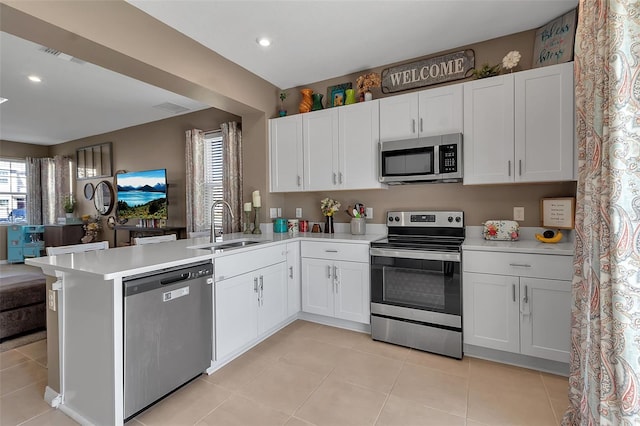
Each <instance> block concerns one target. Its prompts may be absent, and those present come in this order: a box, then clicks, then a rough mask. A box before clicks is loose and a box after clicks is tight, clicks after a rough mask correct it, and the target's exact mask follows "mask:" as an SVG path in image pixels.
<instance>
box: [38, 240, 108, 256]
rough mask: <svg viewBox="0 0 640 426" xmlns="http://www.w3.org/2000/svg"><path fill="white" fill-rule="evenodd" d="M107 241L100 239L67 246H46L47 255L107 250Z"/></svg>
mask: <svg viewBox="0 0 640 426" xmlns="http://www.w3.org/2000/svg"><path fill="white" fill-rule="evenodd" d="M108 248H109V241H100V242H97V243H88V244H72V245H69V246H58V247H47V256H55V255H58V254H67V253H82V252H85V251H94V250H107V249H108Z"/></svg>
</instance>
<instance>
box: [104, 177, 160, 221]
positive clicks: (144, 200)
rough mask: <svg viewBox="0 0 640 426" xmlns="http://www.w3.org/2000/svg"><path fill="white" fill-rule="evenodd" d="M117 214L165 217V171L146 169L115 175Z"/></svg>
mask: <svg viewBox="0 0 640 426" xmlns="http://www.w3.org/2000/svg"><path fill="white" fill-rule="evenodd" d="M116 183H117V188H118V216H119V217H120V218H127V219H167V178H166V171H165V170H164V169H160V170H146V171H142V172H129V173H121V174H118V175H117V182H116Z"/></svg>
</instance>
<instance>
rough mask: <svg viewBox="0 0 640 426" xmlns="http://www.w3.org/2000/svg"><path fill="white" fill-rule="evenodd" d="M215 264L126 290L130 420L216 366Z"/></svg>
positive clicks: (144, 280)
mask: <svg viewBox="0 0 640 426" xmlns="http://www.w3.org/2000/svg"><path fill="white" fill-rule="evenodd" d="M212 284H213V265H212V264H211V262H206V263H198V264H191V265H186V266H182V267H179V268H172V269H164V270H161V271H158V273H156V274H147V275H144V276H135V277H131V278H130V279H127V280H125V281H124V282H123V286H124V289H123V291H124V417H125V419H128V418H130V417H131V416H133V415H134V414H136V413H138V412H139V411H141V410H143V409H144V408H145V407H147V406H148V405H150V404H152V403H154V402H155V401H157V400H158V399H160V398H162V397H163V396H165V395H167V394H168V393H170V392H171V391H173V390H175V389H177V388H179V387H180V386H182V385H183V384H185V383H187V382H188V381H190V380H191V379H193V378H195V377H197V376H199V375H200V374H201V373H202V372H204V371H205V370H206V369H207V368H208V367H209V366H210V365H211V359H212V358H211V352H212V327H213V312H212V311H213V299H212V294H211V292H212Z"/></svg>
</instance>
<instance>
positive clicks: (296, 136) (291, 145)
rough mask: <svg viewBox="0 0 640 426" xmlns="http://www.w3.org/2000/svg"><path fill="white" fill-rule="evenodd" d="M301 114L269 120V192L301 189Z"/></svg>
mask: <svg viewBox="0 0 640 426" xmlns="http://www.w3.org/2000/svg"><path fill="white" fill-rule="evenodd" d="M302 153H303V152H302V114H297V115H292V116H289V117H282V118H278V119H272V120H269V155H270V168H271V170H270V172H271V183H270V185H271V192H295V191H302V190H303V189H304V187H303V182H302V179H303V157H302Z"/></svg>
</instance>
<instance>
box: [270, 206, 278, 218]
mask: <svg viewBox="0 0 640 426" xmlns="http://www.w3.org/2000/svg"><path fill="white" fill-rule="evenodd" d="M276 217H278V209H277V208H275V207H271V208H270V209H269V218H270V219H275V218H276Z"/></svg>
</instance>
